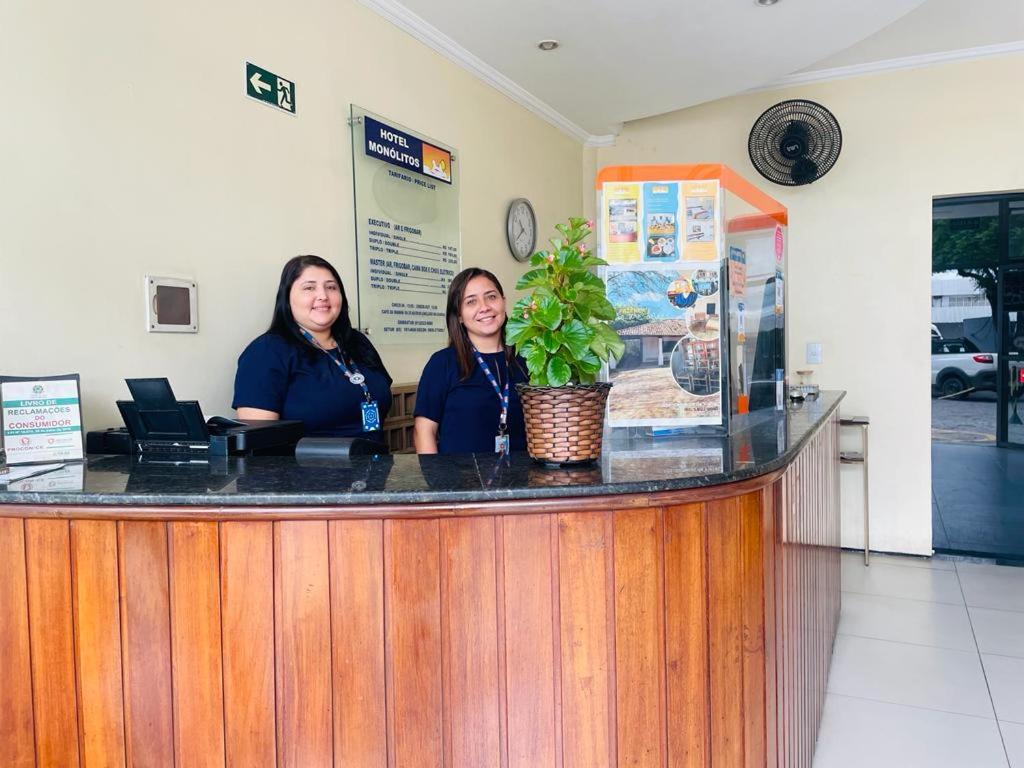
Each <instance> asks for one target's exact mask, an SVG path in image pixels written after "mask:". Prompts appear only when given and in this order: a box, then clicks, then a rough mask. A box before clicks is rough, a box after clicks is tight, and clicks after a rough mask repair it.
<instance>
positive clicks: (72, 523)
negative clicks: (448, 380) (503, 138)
mask: <svg viewBox="0 0 1024 768" xmlns="http://www.w3.org/2000/svg"><path fill="white" fill-rule="evenodd" d="M840 399H841V394H840V393H823V394H822V395H821V397H820V398H818V399H817V400H813V401H808V402H806V403H804V404H802V405H801V406H800V407H799V408H796V409H793V408H791V409H789V410H787V411H785V412H781V411H780V412H768V413H759V414H751V415H748V416H744V417H740V418H741V419H742V420H743V421H742V422H741V424H740V429H739V430H738V431H736V432H735V433H734V434H733V435H731V436H730V437H728V438H679V437H675V438H661V439H658V440H656V441H652V440H651V439H640V438H636V439H629V438H623V439H622V440H621V441H616V442H615V443H614V444H612V445H610V446H607V448H606V452H605V455H604V457H603V459H602V461H601V463H600V464H598V465H596V466H594V467H590V468H583V469H554V470H552V469H545V468H542V467H539V466H537V465H535V464H533V463H532V462H530V461H529V459H527V458H526V457H525V456H518V455H513V456H511V457H506V458H504V459H501V458H499V457H497V456H494V455H473V456H456V457H438V456H428V457H417V456H414V455H397V456H390V457H382V458H379V459H376V460H374V459H370V458H359V459H353V460H352V461H351V463H349V464H344V465H341V464H331V463H313V464H299V463H297V462H296V460H295V459H294V458H290V457H289V458H283V457H255V458H248V459H240V458H229V459H227V460H225V461H223V462H222V463H220V464H217V463H211V464H208V465H207V464H199V465H184V466H175V465H172V464H158V463H157V464H139V463H137V462H133V461H132V460H130V459H128V458H126V457H91V458H90V459H89V461H88V462H87V464H86V467H85V469H84V472H81V473H76V472H75V471H73V470H72V471H69V472H66V473H64V474H63V475H57V476H47V475H43V476H41V477H38V478H32V479H30V480H25V481H21V482H20V483H17V484H15V485H14V486H13V488H12V489H10V490H6V491H5V490H0V564H2V567H0V681H2V683H0V765H3V766H72V765H75V766H77V765H82V766H92V765H126V766H157V767H159V768H163V767H164V766H212V765H217V766H224V765H225V764H226V765H229V766H245V767H246V768H248V767H249V766H295V767H296V768H316V767H318V766H332V765H333V766H357V767H358V768H366V767H371V766H401V767H403V768H404V767H405V766H409V767H414V768H420V767H431V766H466V767H467V768H478V767H482V766H495V767H496V768H497V767H499V766H500V767H501V768H547V767H548V766H551V768H554V767H555V766H559V767H561V768H598V767H600V766H652V767H653V766H666V765H667V766H711V765H714V766H726V767H727V768H733V767H734V766H735V767H739V766H797V765H810V761H811V760H810V758H811V755H812V754H813V747H814V741H815V738H816V734H817V730H818V724H819V722H820V717H821V710H822V706H823V703H824V693H825V683H826V677H827V673H828V666H829V661H830V658H831V651H832V643H833V639H834V637H835V631H836V622H837V620H838V617H839V589H840V585H839V504H838V455H839V454H838V406H839V402H840ZM2 488H3V486H0V489H2Z"/></svg>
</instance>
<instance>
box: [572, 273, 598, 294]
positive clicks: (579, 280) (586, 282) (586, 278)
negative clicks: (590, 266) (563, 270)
mask: <svg viewBox="0 0 1024 768" xmlns="http://www.w3.org/2000/svg"><path fill="white" fill-rule="evenodd" d="M573 285H574V286H575V287H576V288H577V290H578V289H579V287H580V286H583V287H586V288H592V289H594V290H595V291H600V292H601V293H602V294H603V293H604V280H602V279H601V278H600V277H598V276H597V275H595V274H594V273H593V272H583V271H581V272H580V273H579V274H578V275H574V276H573Z"/></svg>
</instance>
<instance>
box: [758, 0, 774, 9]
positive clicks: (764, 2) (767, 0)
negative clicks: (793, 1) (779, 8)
mask: <svg viewBox="0 0 1024 768" xmlns="http://www.w3.org/2000/svg"><path fill="white" fill-rule="evenodd" d="M777 2H779V0H754V4H755V5H760V6H761V7H762V8H767V7H768V6H769V5H775V4H776V3H777Z"/></svg>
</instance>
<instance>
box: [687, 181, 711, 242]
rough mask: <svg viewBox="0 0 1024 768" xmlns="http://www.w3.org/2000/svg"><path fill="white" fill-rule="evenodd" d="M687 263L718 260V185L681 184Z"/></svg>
mask: <svg viewBox="0 0 1024 768" xmlns="http://www.w3.org/2000/svg"><path fill="white" fill-rule="evenodd" d="M682 187H683V201H684V205H685V208H686V219H685V222H684V227H685V234H686V247H685V249H684V252H683V258H684V259H686V261H714V260H715V259H717V258H718V247H717V242H718V241H717V234H718V233H717V231H716V229H717V225H716V221H717V219H718V210H717V208H718V182H717V181H701V182H696V181H690V182H683V184H682Z"/></svg>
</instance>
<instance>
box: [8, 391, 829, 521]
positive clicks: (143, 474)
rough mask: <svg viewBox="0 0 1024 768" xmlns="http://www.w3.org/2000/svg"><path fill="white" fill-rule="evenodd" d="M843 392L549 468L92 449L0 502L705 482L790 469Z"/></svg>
mask: <svg viewBox="0 0 1024 768" xmlns="http://www.w3.org/2000/svg"><path fill="white" fill-rule="evenodd" d="M843 394H844V393H842V392H823V393H822V394H821V395H820V396H819V397H818V398H817V399H813V400H807V401H804V402H803V403H799V404H791V405H790V406H789V407H788V408H787V410H785V411H774V410H772V411H759V412H756V413H753V414H748V415H745V416H741V417H738V418H737V419H736V420H735V421H734V425H733V426H734V429H733V434H731V435H730V436H728V437H696V436H685V437H684V436H673V437H659V438H651V437H642V436H631V435H629V434H628V433H626V434H619V432H626V431H625V430H617V431H616V434H615V435H614V436H613V439H612V440H611V441H610V444H606V445H605V451H604V455H603V456H602V458H601V461H600V462H599V463H596V464H594V465H592V466H589V467H582V468H566V469H549V468H545V467H543V466H540V465H538V464H536V463H535V462H533V461H531V460H530V458H529V457H528V456H527V455H526V454H525V453H513V454H511V455H510V456H507V457H505V458H504V459H501V458H499V457H498V456H497V455H495V454H465V455H460V456H416V455H410V454H400V455H395V456H383V457H377V458H371V457H359V458H355V459H352V460H351V462H349V463H344V464H341V463H334V464H326V463H318V464H313V465H309V464H305V463H299V462H298V461H296V459H295V458H294V457H282V456H256V457H249V458H236V457H230V458H227V459H224V460H222V461H220V462H219V463H218V462H215V461H212V462H211V463H209V464H206V463H204V464H189V465H169V464H140V463H139V462H138V461H137V460H133V459H132V458H130V457H127V456H90V457H89V458H88V460H87V461H86V462H85V465H84V467H83V466H82V465H69V466H68V467H67V468H65V469H63V470H58V471H57V472H54V473H49V474H45V475H40V476H37V477H32V478H28V479H25V480H20V481H17V482H15V483H11V484H10V485H9V486H4V485H0V504H49V505H53V504H58V505H62V506H68V505H113V506H116V505H131V506H179V505H186V506H211V505H213V506H259V507H266V506H327V505H329V506H335V505H352V504H358V505H365V504H421V503H460V502H478V501H505V500H517V499H544V498H558V497H570V496H599V495H606V494H631V493H654V492H660V491H675V490H684V489H687V488H704V487H708V486H713V485H722V484H725V483H731V482H736V481H739V480H745V479H748V478H752V477H757V476H758V475H764V474H767V473H769V472H772V471H774V470H776V469H779V468H781V467H783V466H785V465H786V464H787V463H788V462H789V461H790V460H792V458H793V457H794V456H795V455H796V453H797V452H798V451H799V450H800V449H801V447H802V446H803V444H804V443H805V442H806V441H807V439H808V438H809V437H810V436H811V435H812V434H813V433H814V431H815V429H816V427H817V426H818V425H819V424H820V423H821V422H822V421H823V420H824V419H825V418H826V417H827V416H828V415H829V414H831V413H832V411H833V410H835V409H836V408H837V407H838V406H839V402H840V400H841V399H842V397H843Z"/></svg>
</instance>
